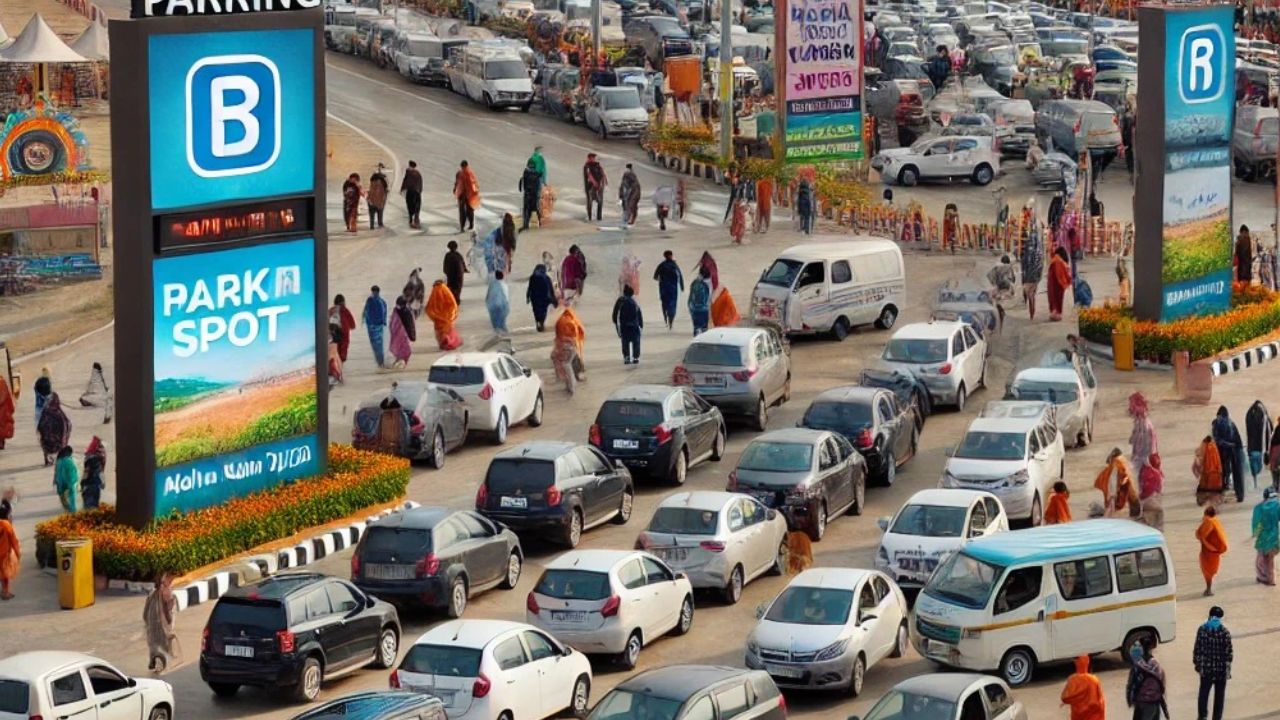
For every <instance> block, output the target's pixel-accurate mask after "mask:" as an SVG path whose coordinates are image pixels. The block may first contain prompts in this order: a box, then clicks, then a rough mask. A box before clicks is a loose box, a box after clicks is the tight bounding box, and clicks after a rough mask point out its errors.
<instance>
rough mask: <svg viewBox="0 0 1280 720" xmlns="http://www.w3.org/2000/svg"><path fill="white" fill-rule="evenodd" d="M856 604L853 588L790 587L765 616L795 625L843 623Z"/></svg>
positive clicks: (846, 620)
mask: <svg viewBox="0 0 1280 720" xmlns="http://www.w3.org/2000/svg"><path fill="white" fill-rule="evenodd" d="M852 605H853V591H852V590H833V589H830V588H814V587H789V588H787V589H786V590H783V591H782V594H781V595H779V596H778V599H777V600H774V601H773V604H772V605H770V606H769V612H768V613H767V614H766V615H765V616H764V619H765V620H769V621H771V622H778V623H790V624H792V625H843V624H845V623H846V622H848V620H849V609H850V607H851V606H852Z"/></svg>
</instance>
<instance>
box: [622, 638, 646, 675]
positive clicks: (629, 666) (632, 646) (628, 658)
mask: <svg viewBox="0 0 1280 720" xmlns="http://www.w3.org/2000/svg"><path fill="white" fill-rule="evenodd" d="M643 648H644V643H643V642H642V641H641V640H640V631H639V630H632V631H631V635H630V636H628V637H627V644H626V645H625V646H623V648H622V652H621V653H618V664H619V665H621V666H622V667H623V668H624V669H626V670H634V669H635V667H636V663H638V662H640V651H641V650H642V649H643Z"/></svg>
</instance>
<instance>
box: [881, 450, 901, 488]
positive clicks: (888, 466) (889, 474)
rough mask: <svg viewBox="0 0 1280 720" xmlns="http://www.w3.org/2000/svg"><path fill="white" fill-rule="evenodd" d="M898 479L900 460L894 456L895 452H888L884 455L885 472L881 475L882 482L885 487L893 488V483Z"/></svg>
mask: <svg viewBox="0 0 1280 720" xmlns="http://www.w3.org/2000/svg"><path fill="white" fill-rule="evenodd" d="M897 479H898V458H896V457H894V456H893V452H892V451H890V452H887V453H885V455H884V472H883V473H881V475H880V482H882V483H884V486H885V487H893V481H894V480H897Z"/></svg>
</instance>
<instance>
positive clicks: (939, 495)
mask: <svg viewBox="0 0 1280 720" xmlns="http://www.w3.org/2000/svg"><path fill="white" fill-rule="evenodd" d="M878 524H879V525H880V529H881V530H883V531H884V535H883V536H881V537H880V549H879V550H877V551H876V568H877V569H879V570H883V571H884V572H885V573H887V574H888V575H889V577H892V578H894V579H896V580H897V582H898V586H899V587H901V588H910V589H917V590H918V589H920V588H922V587H924V584H925V582H926V581H927V580H928V579H929V576H930V575H932V574H933V569H934V568H936V567H938V564H939V563H941V562H942V561H943V560H945V559H946V558H947V556H948V555H950V554H951V553H953V552H955V551H956V550H959V549H960V548H961V547H963V546H964V544H965V543H967V542H969V540H970V539H972V538H976V537H984V536H986V535H993V534H995V533H999V532H1007V531H1008V530H1009V518H1008V516H1006V515H1005V514H1004V508H1003V507H1002V506H1001V505H1000V500H999V499H998V498H996V496H995V495H992V494H991V493H989V492H983V491H981V490H921V491H920V492H918V493H916V494H915V495H912V496H911V499H909V500H907V502H906V504H905V505H903V506H902V508H901V509H899V510H898V513H897V514H896V515H894V516H893V517H891V518H890V517H882V518H880V520H879V521H878Z"/></svg>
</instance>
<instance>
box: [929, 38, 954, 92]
mask: <svg viewBox="0 0 1280 720" xmlns="http://www.w3.org/2000/svg"><path fill="white" fill-rule="evenodd" d="M937 50H938V54H937V55H934V56H933V57H932V58H930V59H929V64H928V65H927V66H926V67H925V74H926V75H928V76H929V82H932V83H933V87H934V89H935V90H941V89H942V86H943V85H945V84H946V83H947V76H948V75H950V74H951V54H950V53H949V52H947V46H946V45H939V46H938V48H937Z"/></svg>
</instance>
